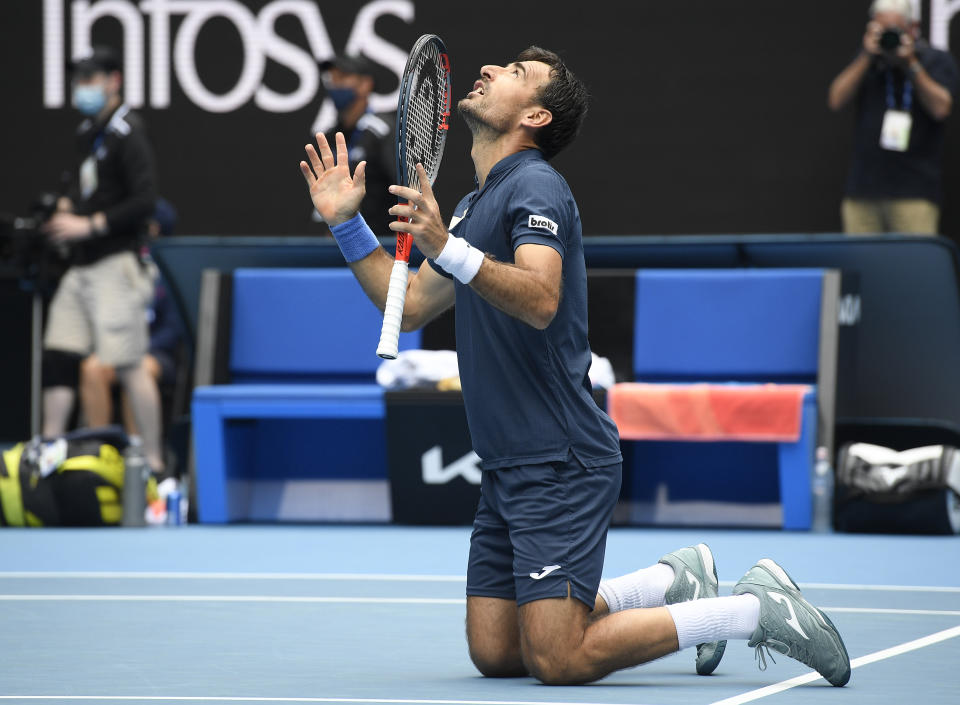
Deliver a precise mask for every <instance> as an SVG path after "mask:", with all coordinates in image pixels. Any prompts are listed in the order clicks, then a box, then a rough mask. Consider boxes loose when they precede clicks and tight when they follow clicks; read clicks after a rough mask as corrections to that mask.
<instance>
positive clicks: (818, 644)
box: [733, 558, 850, 686]
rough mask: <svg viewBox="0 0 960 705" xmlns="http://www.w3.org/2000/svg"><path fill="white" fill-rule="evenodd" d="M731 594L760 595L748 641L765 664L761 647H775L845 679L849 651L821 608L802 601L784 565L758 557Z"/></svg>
mask: <svg viewBox="0 0 960 705" xmlns="http://www.w3.org/2000/svg"><path fill="white" fill-rule="evenodd" d="M733 594H734V595H745V594H750V595H754V596H755V597H756V598H757V599H758V600H760V624H759V626H757V628H756V630H755V631H754V632H753V635H752V636H751V637H750V641H748V642H747V645H748V646H750V647H756V649H757V652H756V653H757V658H758V659H759V660H760V661H761V662H762V665H761V666H760V669H761V670H763V669H765V668H766V665H767V660H766V657H765V656H764V655H763V652H762V649H766V650H767V655H768V656H769V655H770V649H773V650H774V651H777V652H779V653H781V654H784V655H785V656H789V657H790V658H792V659H796V660H797V661H799V662H800V663H803V664H806V665H807V666H810V668H812V669H814V670H816V671H817V673H819V674H820V675H821V676H823V677H824V678H826V679H827V681H829V682H830V683H831V684H832V685H835V686H842V685H846V684H847V682H848V681H849V680H850V657H849V656H848V655H847V648H846V647H845V646H844V645H843V639H842V638H841V637H840V632H838V631H837V628H836V627H835V626H833V622H831V621H830V618H829V617H827V616H826V615H825V614H824V613H823V612H821V611H820V610H818V609H817V608H816V607H814V606H813V605H811V604H810V603H809V602H807V601H806V600H805V599H804V598H803V595H801V594H800V588H799V587H797V584H796V583H795V582H793V580H792V579H791V578H790V576H789V575H787V571H785V570H784V569H783V568H781V567H780V566H779V565H777V564H776V563H774V562H773V561H772V560H770V559H769V558H763V559H761V560H760V561H758V562H757V564H756V565H755V566H753V568H751V569H750V570H748V571H747V573H746V575H744V576H743V577H742V578H740V582H738V583H737V584H736V585H735V586H734V588H733ZM771 658H772V657H771Z"/></svg>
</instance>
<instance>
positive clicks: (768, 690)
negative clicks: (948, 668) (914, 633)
mask: <svg viewBox="0 0 960 705" xmlns="http://www.w3.org/2000/svg"><path fill="white" fill-rule="evenodd" d="M958 636H960V626H958V627H953V628H951V629H944V630H943V631H941V632H936V633H934V634H930V635H928V636H925V637H921V638H919V639H914V640H913V641H907V642H905V643H903V644H898V645H897V646H891V647H890V648H889V649H883V650H882V651H875V652H874V653H872V654H867V655H866V656H860V657H859V658H855V659H853V660H852V661H851V662H850V668H851V669H853V668H859V667H860V666H866V665H867V664H870V663H875V662H877V661H883V660H884V659H888V658H893V657H894V656H900V655H901V654H905V653H907V652H910V651H916V650H917V649H922V648H923V647H925V646H930V645H932V644H938V643H940V642H941V641H946V640H947V639H953V638H955V637H958ZM819 678H822V676H821V675H820V674H819V673H817V672H816V671H811V672H810V673H806V674H804V675H802V676H797V677H796V678H790V679H789V680H785V681H781V682H780V683H774V684H773V685H768V686H766V687H764V688H758V689H757V690H751V691H749V692H747V693H743V694H742V695H735V696H733V697H732V698H725V699H723V700H717V701H715V702H712V703H710V705H741V704H742V703H749V702H752V701H754V700H759V699H760V698H765V697H767V696H768V695H776V694H777V693H782V692H783V691H785V690H789V689H790V688H795V687H796V686H798V685H803V684H805V683H811V682H813V681H815V680H818V679H819Z"/></svg>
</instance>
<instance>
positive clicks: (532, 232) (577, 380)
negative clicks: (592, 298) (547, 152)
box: [432, 149, 621, 470]
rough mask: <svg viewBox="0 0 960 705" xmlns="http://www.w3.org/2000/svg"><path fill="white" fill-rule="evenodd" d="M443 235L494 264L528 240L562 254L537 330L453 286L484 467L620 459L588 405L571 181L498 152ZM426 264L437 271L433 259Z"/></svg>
mask: <svg viewBox="0 0 960 705" xmlns="http://www.w3.org/2000/svg"><path fill="white" fill-rule="evenodd" d="M453 222H454V225H453V228H452V230H451V232H453V234H454V235H456V236H458V237H462V238H464V239H465V240H467V242H469V243H470V244H471V245H473V246H474V247H477V248H479V249H480V250H482V251H483V252H486V253H488V254H490V255H492V256H493V257H495V258H496V259H497V260H499V261H500V262H510V263H512V262H513V261H514V259H513V253H514V250H516V248H517V247H519V246H520V245H524V244H527V243H535V244H538V245H546V246H548V247H552V248H553V249H555V250H556V251H557V252H559V253H560V255H561V256H562V257H563V283H562V289H561V293H560V303H559V306H558V308H557V314H556V316H555V317H554V319H553V321H551V323H550V325H549V326H547V328H546V329H545V330H537V329H536V328H533V327H532V326H529V325H527V324H526V323H524V322H522V321H521V320H519V319H518V318H514V317H513V316H509V315H507V314H506V313H503V312H502V311H500V310H499V309H497V308H495V307H494V306H493V305H492V304H490V303H489V302H487V301H486V300H484V299H483V298H482V297H481V296H480V295H479V294H477V293H476V292H475V291H474V290H473V289H471V288H470V287H469V286H468V285H464V284H461V283H460V282H459V281H456V280H454V285H455V288H456V329H457V356H458V359H459V363H460V382H461V385H462V387H463V399H464V404H465V406H466V411H467V422H468V424H469V427H470V436H471V437H472V439H473V448H474V450H475V451H476V452H477V455H479V456H480V458H481V460H482V464H481V467H483V468H484V469H487V470H491V469H497V468H506V467H511V466H517V465H526V464H533V463H546V462H554V461H560V460H564V459H566V458H568V457H569V454H570V453H571V452H572V453H573V454H574V455H575V456H576V458H577V459H578V460H579V461H580V462H581V463H582V464H583V465H585V466H586V467H598V466H601V465H609V464H612V463H615V462H619V461H620V459H621V458H620V444H619V435H618V433H617V428H616V426H615V425H614V423H613V421H611V420H610V417H608V416H607V415H606V414H605V413H604V412H603V411H602V410H601V409H600V408H599V407H598V406H597V404H596V402H594V400H593V396H592V388H591V385H590V379H589V377H588V376H587V372H588V371H589V369H590V362H591V356H590V345H589V344H588V342H587V271H586V265H585V264H584V259H583V239H582V233H581V229H580V212H579V210H578V209H577V204H576V202H575V201H574V200H573V194H571V193H570V187H569V186H567V182H566V181H564V179H563V177H562V176H560V174H558V173H557V172H556V171H554V169H553V167H551V166H550V165H549V164H548V163H547V161H546V160H545V159H544V158H543V154H542V152H540V151H539V150H536V149H531V150H526V151H523V152H519V153H517V154H512V155H510V156H509V157H506V158H504V159H502V160H500V161H499V162H497V164H496V165H495V166H494V167H493V169H491V170H490V173H489V175H488V176H487V180H486V183H485V184H484V186H483V189H481V190H479V191H474V192H473V193H471V194H470V195H468V196H467V197H466V198H464V199H463V200H461V201H460V203H459V205H457V207H456V209H455V211H454V218H453ZM432 266H433V268H434V269H435V270H436V271H438V272H440V273H442V274H446V273H445V272H443V270H442V269H441V268H440V266H439V265H437V264H432Z"/></svg>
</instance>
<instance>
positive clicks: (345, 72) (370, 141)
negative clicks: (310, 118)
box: [314, 55, 397, 231]
mask: <svg viewBox="0 0 960 705" xmlns="http://www.w3.org/2000/svg"><path fill="white" fill-rule="evenodd" d="M320 70H321V71H322V72H323V85H324V88H325V89H326V91H327V96H329V98H330V99H331V100H332V101H333V105H334V107H335V108H336V109H337V124H336V125H335V126H334V127H333V129H332V130H328V131H327V135H328V138H329V139H330V140H331V141H333V136H334V135H335V134H336V133H337V132H342V133H343V134H344V136H345V137H346V140H347V152H348V155H349V157H350V167H351V169H353V168H356V165H357V164H359V163H360V162H363V161H365V162H366V163H367V169H366V175H367V197H366V198H365V199H364V200H363V205H362V206H361V209H360V212H361V213H363V217H364V220H366V221H367V222H368V223H370V225H371V226H372V227H374V228H375V229H376V230H377V231H385V230H386V229H387V228H388V227H389V223H390V222H391V221H392V220H394V219H393V218H391V217H390V214H389V213H388V211H389V210H390V207H391V206H393V205H394V204H395V203H396V202H397V199H396V198H394V197H392V196H391V195H390V194H389V193H388V192H387V187H388V186H389V185H390V184H392V183H393V181H394V177H395V175H396V173H397V166H396V149H395V147H394V144H393V131H394V124H395V120H396V115H395V113H393V112H385V113H375V112H374V111H373V109H372V108H371V107H370V96H371V95H372V94H373V92H374V90H375V89H376V85H377V78H376V71H375V67H374V65H373V63H372V62H371V61H370V60H369V59H367V58H366V57H364V56H361V55H355V56H348V55H343V56H338V57H336V58H334V59H330V60H328V61H324V62H322V63H321V64H320ZM314 217H315V218H316V219H319V218H320V216H319V214H318V213H317V212H316V211H314Z"/></svg>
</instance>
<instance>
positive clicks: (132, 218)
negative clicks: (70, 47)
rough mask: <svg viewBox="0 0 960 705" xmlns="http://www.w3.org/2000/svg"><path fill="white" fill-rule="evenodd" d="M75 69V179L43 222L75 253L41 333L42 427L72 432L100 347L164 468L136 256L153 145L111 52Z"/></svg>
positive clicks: (147, 286) (152, 459)
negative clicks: (85, 371) (85, 378)
mask: <svg viewBox="0 0 960 705" xmlns="http://www.w3.org/2000/svg"><path fill="white" fill-rule="evenodd" d="M71 70H72V76H71V78H72V86H73V104H74V107H76V109H77V110H79V111H80V112H81V113H82V114H83V115H84V116H85V117H84V119H83V121H82V122H81V123H80V126H79V127H78V128H77V160H76V168H75V171H74V178H73V181H72V182H71V184H70V187H69V190H68V192H67V194H66V195H64V196H63V197H62V198H60V200H59V202H58V204H57V212H56V213H54V215H53V216H52V217H51V218H50V220H49V221H48V222H47V223H46V224H45V225H44V227H43V229H44V232H45V233H46V235H47V237H48V238H49V239H50V240H51V241H52V242H53V243H55V244H56V245H58V246H60V247H63V248H66V249H67V250H68V251H69V256H70V260H71V266H70V268H69V269H68V270H67V272H66V273H65V274H64V276H63V278H62V279H61V280H60V284H59V286H58V287H57V291H56V293H55V294H54V296H53V300H52V301H51V302H50V309H49V314H48V320H47V326H46V332H45V335H44V359H43V386H44V391H43V417H44V418H43V435H44V436H46V437H54V436H58V435H60V434H62V433H63V432H64V431H66V426H67V421H68V419H69V417H70V413H71V410H72V408H73V404H74V400H75V398H76V388H77V383H78V379H79V364H80V361H81V359H82V358H83V357H85V356H87V355H89V354H91V353H95V354H96V356H97V357H98V358H99V359H100V360H102V361H103V362H104V363H105V364H109V365H111V366H113V367H115V368H116V370H117V376H118V378H119V381H120V384H121V385H122V386H123V388H124V390H125V391H126V393H127V396H128V398H129V399H130V404H131V407H132V409H133V414H134V418H135V419H136V422H137V428H138V429H139V430H140V434H141V435H142V438H143V447H144V453H145V454H146V457H147V460H148V462H149V463H150V466H151V468H152V469H153V470H154V471H155V472H160V471H162V470H163V454H162V453H161V443H160V396H159V393H158V391H157V385H156V382H155V381H154V379H153V377H151V376H150V374H149V373H148V372H147V370H146V368H145V367H144V365H143V358H144V354H145V353H146V352H147V343H148V340H149V338H148V334H147V315H146V310H147V305H148V304H149V302H150V299H151V297H152V295H153V277H152V274H151V272H150V270H148V269H147V268H146V267H145V266H143V264H142V263H141V261H140V258H139V256H138V252H139V247H140V242H141V234H142V233H144V231H145V227H146V222H147V219H148V218H149V217H150V216H151V215H152V214H153V212H154V207H155V203H156V198H157V189H156V177H155V174H154V159H153V151H152V149H151V148H150V144H149V142H148V141H147V137H146V134H145V132H144V127H143V123H142V121H141V120H140V118H139V116H137V115H136V114H135V113H133V112H131V110H130V108H129V107H128V106H127V105H125V104H123V101H122V99H121V92H120V89H121V84H122V77H121V74H120V63H119V60H118V58H117V56H116V55H115V54H114V52H113V51H111V50H110V49H109V48H107V47H96V48H95V49H94V51H93V53H92V54H90V55H89V56H87V57H84V58H82V59H80V60H78V61H76V62H74V63H73V64H72V66H71Z"/></svg>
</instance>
